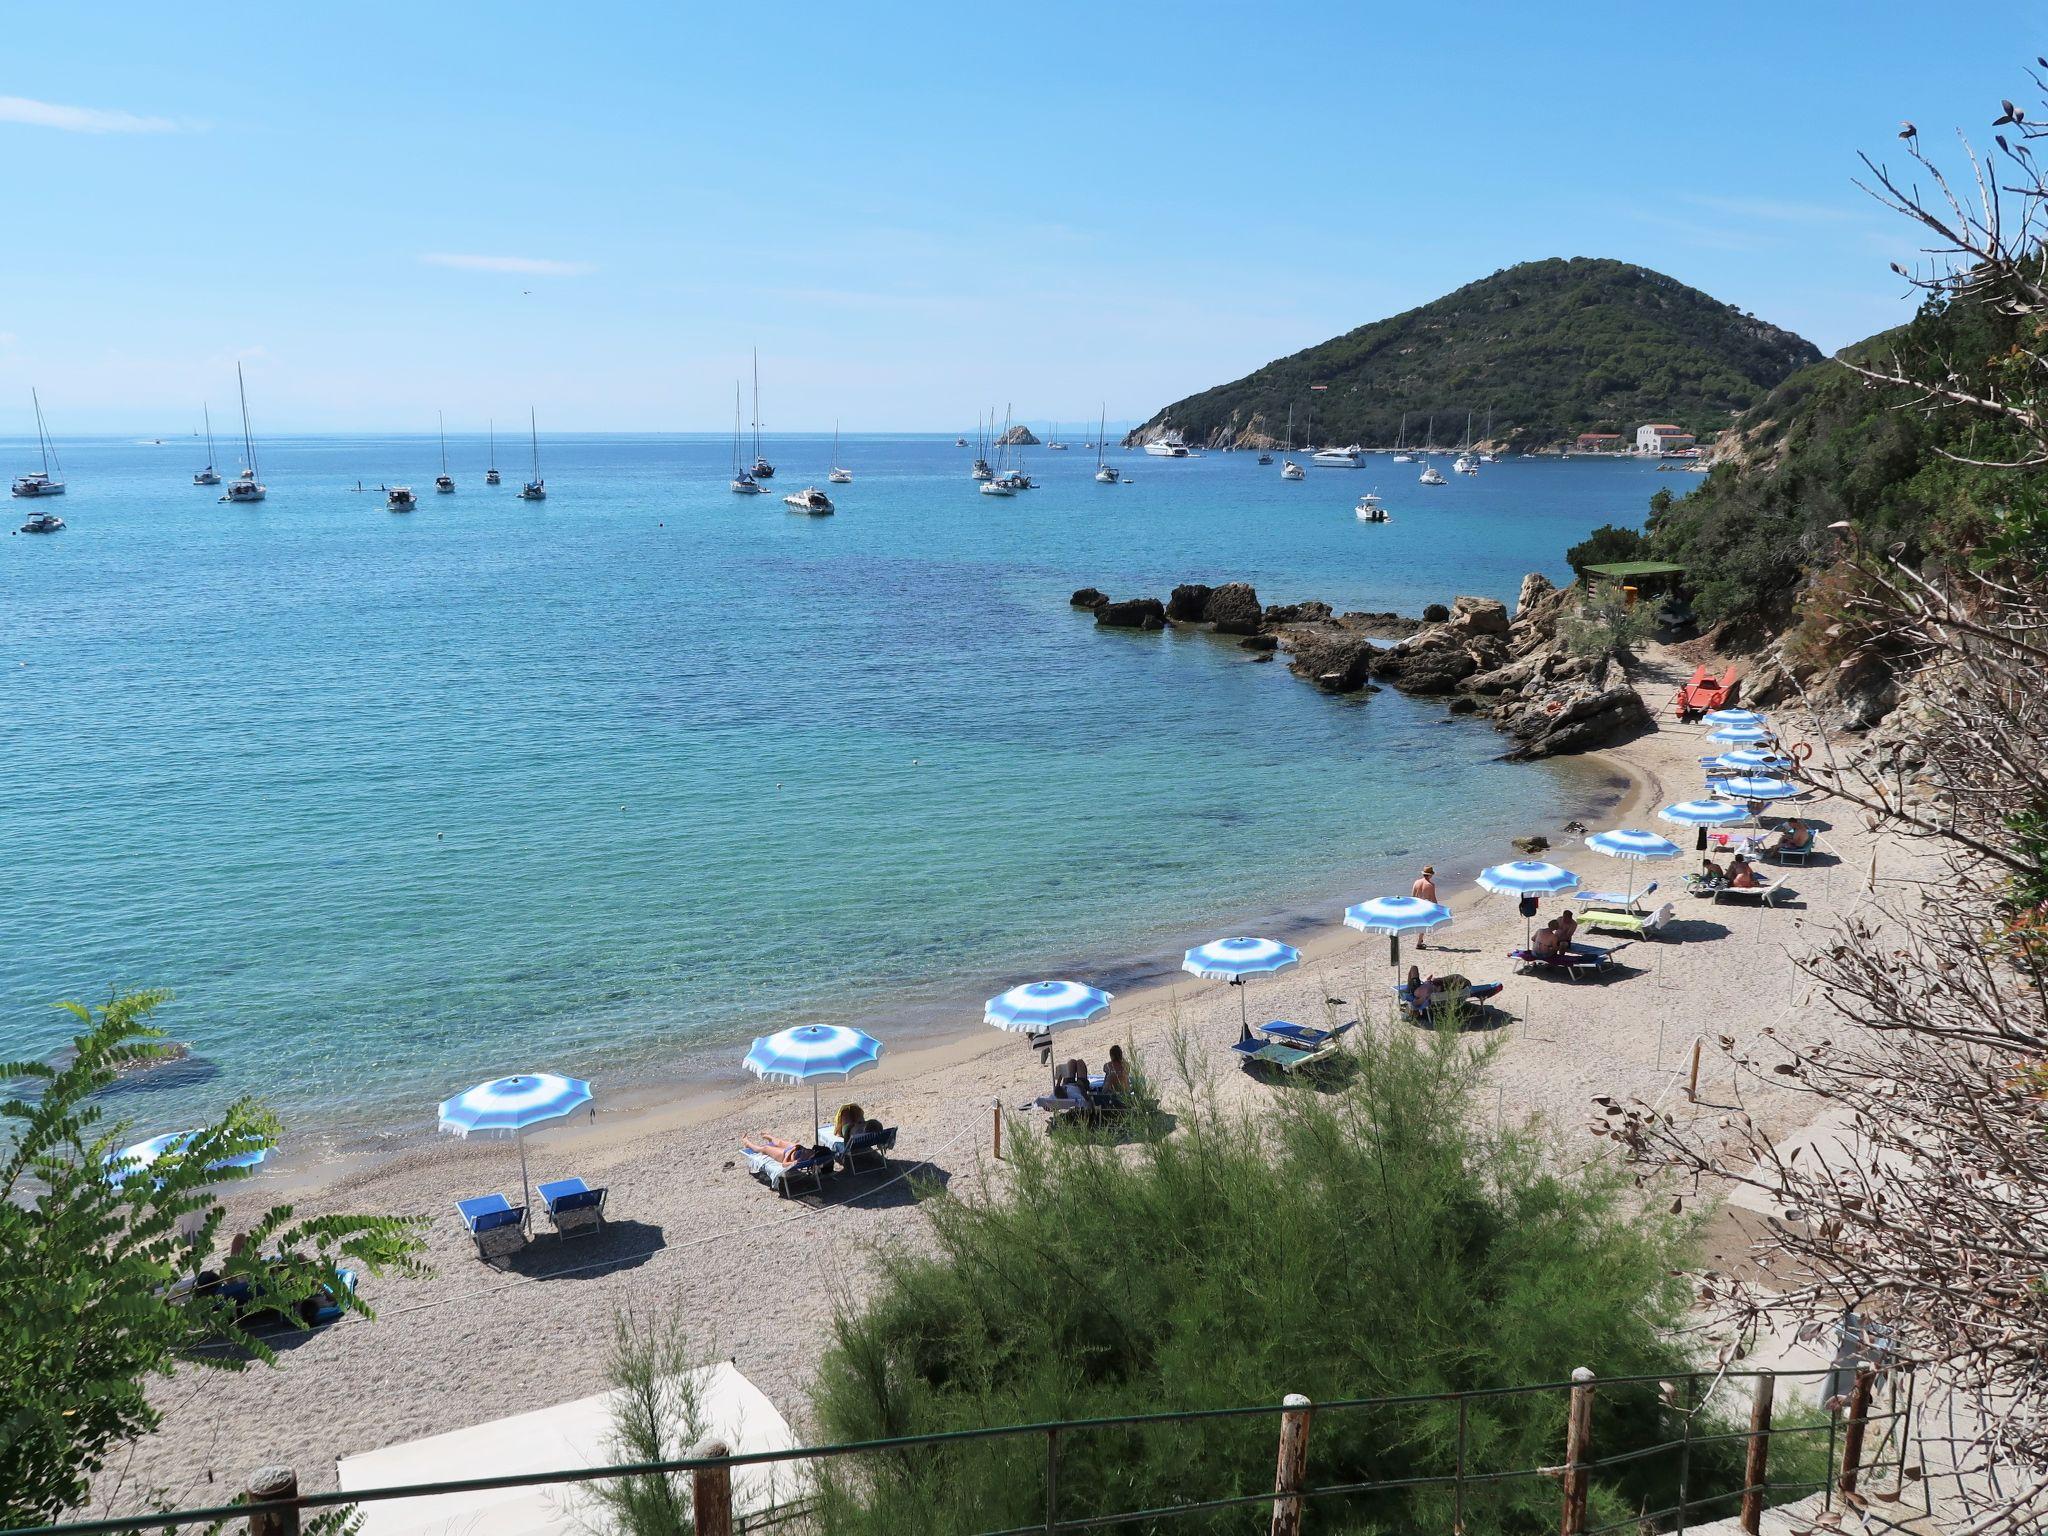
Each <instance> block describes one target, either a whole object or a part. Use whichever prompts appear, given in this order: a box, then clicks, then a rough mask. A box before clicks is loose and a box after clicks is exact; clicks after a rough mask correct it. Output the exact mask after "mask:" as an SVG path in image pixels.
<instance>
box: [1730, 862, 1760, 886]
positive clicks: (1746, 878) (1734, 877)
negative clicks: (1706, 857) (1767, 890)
mask: <svg viewBox="0 0 2048 1536" xmlns="http://www.w3.org/2000/svg"><path fill="white" fill-rule="evenodd" d="M1761 883H1762V882H1761V881H1759V880H1758V879H1757V877H1756V870H1755V869H1753V868H1752V867H1751V866H1750V862H1749V860H1748V858H1747V857H1745V856H1744V855H1742V854H1739V853H1738V854H1737V855H1735V857H1734V858H1732V859H1730V860H1729V861H1728V884H1729V887H1730V888H1731V889H1733V890H1738V891H1753V890H1755V889H1756V888H1757V886H1758V885H1760V884H1761Z"/></svg>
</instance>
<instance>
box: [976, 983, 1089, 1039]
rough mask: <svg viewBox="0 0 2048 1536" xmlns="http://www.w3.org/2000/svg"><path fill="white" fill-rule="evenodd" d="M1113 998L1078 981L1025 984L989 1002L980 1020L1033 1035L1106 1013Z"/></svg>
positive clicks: (1018, 1032)
mask: <svg viewBox="0 0 2048 1536" xmlns="http://www.w3.org/2000/svg"><path fill="white" fill-rule="evenodd" d="M1112 995H1113V994H1111V993H1108V992H1104V991H1102V990H1101V989H1100V988H1099V987H1091V986H1087V985H1085V984H1084V983H1082V982H1078V981H1032V982H1026V983H1025V984H1024V985H1023V986H1021V987H1012V988H1010V990H1009V991H1007V992H1004V993H1002V994H1000V995H999V996H996V997H992V998H990V999H989V1000H988V1006H987V1008H986V1009H985V1010H984V1011H983V1013H982V1016H981V1018H982V1022H983V1023H984V1024H993V1025H995V1027H996V1028H997V1029H1007V1030H1009V1031H1010V1032H1011V1033H1013V1034H1023V1035H1036V1034H1040V1033H1042V1032H1044V1031H1045V1030H1048V1029H1058V1028H1059V1027H1060V1026H1061V1025H1062V1024H1085V1023H1087V1022H1088V1020H1090V1019H1092V1018H1094V1017H1095V1016H1096V1015H1098V1014H1102V1013H1107V1012H1108V1011H1109V1005H1110V1001H1111V998H1112Z"/></svg>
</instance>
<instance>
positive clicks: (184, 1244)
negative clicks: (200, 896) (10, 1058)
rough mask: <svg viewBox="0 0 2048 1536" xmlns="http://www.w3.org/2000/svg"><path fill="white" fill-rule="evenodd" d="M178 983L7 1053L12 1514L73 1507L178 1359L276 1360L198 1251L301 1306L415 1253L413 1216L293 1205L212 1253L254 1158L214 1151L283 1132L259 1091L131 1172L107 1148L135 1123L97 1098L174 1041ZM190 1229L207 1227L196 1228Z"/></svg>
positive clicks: (360, 1307)
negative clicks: (45, 1052)
mask: <svg viewBox="0 0 2048 1536" xmlns="http://www.w3.org/2000/svg"><path fill="white" fill-rule="evenodd" d="M169 995H170V994H168V993H166V992H135V993H130V994H129V995H127V996H125V997H117V998H115V999H113V1000H112V1001H111V1002H109V1003H108V1004H107V1005H106V1006H105V1007H104V1008H100V1009H93V1010H89V1009H86V1008H82V1007H80V1006H79V1005H77V1004H76V1003H66V1004H64V1005H63V1006H64V1007H66V1008H67V1009H69V1010H70V1011H71V1012H72V1013H73V1014H75V1015H76V1016H77V1018H78V1021H79V1024H80V1026H81V1030H82V1032H81V1033H80V1034H79V1035H78V1036H77V1038H76V1039H75V1040H74V1041H73V1042H72V1044H73V1050H74V1053H75V1054H74V1055H73V1057H72V1059H71V1060H70V1061H69V1062H67V1063H65V1064H64V1065H61V1066H53V1065H51V1064H50V1063H48V1062H41V1061H17V1062H4V1063H0V1084H6V1085H9V1086H10V1087H11V1089H12V1096H11V1097H9V1098H8V1099H7V1100H6V1101H5V1102H4V1103H0V1121H4V1122H5V1123H6V1127H7V1129H6V1133H5V1135H4V1137H0V1140H4V1142H5V1143H7V1146H6V1154H5V1159H4V1162H0V1524H6V1525H17V1524H21V1525H26V1524H33V1523H36V1522H39V1521H45V1520H51V1519H55V1518H56V1517H57V1516H59V1515H60V1514H62V1513H63V1512H64V1511H65V1510H67V1509H70V1508H73V1507H75V1506H76V1505H77V1504H78V1503H79V1501H80V1500H81V1499H82V1498H83V1497H84V1495H85V1493H86V1488H87V1484H88V1481H89V1480H90V1478H91V1477H92V1475H93V1474H94V1473H95V1472H96V1471H98V1470H99V1468H100V1467H101V1465H102V1464H103V1463H104V1461H105V1458H106V1455H107V1452H108V1451H109V1449H110V1448H112V1447H114V1446H116V1445H118V1444H120V1443H121V1442H123V1441H126V1440H128V1439H130V1438H131V1437H133V1436H135V1435H137V1434H140V1433H142V1432H144V1431H146V1430H148V1429H149V1428H150V1427H151V1426H153V1425H154V1424H155V1423H156V1412H155V1410H154V1409H153V1408H152V1407H151V1406H150V1404H149V1401H148V1398H147V1395H146V1392H147V1388H148V1385H149V1382H150V1380H151V1379H152V1378H154V1377H158V1376H162V1375H165V1374H167V1373H168V1372H169V1371H170V1370H171V1369H172V1368H173V1367H174V1366H176V1365H177V1364H179V1363H180V1362H191V1363H194V1364H197V1365H201V1366H208V1367H213V1368H217V1369H224V1370H239V1369H242V1368H243V1367H245V1366H246V1365H247V1364H248V1363H249V1362H250V1361H252V1360H255V1361H263V1362H266V1363H267V1362H270V1361H271V1360H272V1359H273V1358H274V1357H273V1355H272V1352H271V1351H270V1350H269V1349H268V1348H266V1347H265V1346H264V1344H263V1343H262V1342H261V1341H260V1340H259V1339H257V1338H255V1337H253V1336H251V1335H248V1334H246V1333H243V1332H241V1331H240V1330H238V1329H237V1327H236V1325H235V1314H234V1310H233V1308H231V1307H230V1306H229V1305H228V1304H227V1303H226V1302H225V1301H224V1300H223V1299H222V1298H221V1297H220V1296H218V1295H217V1294H216V1293H215V1291H214V1288H213V1287H211V1286H204V1285H201V1284H199V1283H198V1282H199V1276H200V1272H201V1267H202V1265H207V1264H208V1263H209V1262H210V1263H211V1266H212V1268H213V1270H214V1272H216V1273H218V1275H219V1276H220V1278H221V1279H222V1280H224V1281H239V1282H241V1283H243V1284H246V1285H247V1286H248V1287H249V1289H250V1293H251V1294H250V1301H249V1309H250V1310H252V1311H258V1312H264V1313H272V1312H274V1313H277V1314H282V1315H283V1316H285V1317H288V1318H292V1319H296V1318H297V1316H298V1309H299V1308H300V1306H301V1305H302V1304H304V1303H306V1302H307V1301H309V1300H311V1299H313V1298H314V1297H315V1296H316V1295H319V1294H322V1293H325V1294H328V1295H332V1296H334V1297H337V1298H339V1299H340V1301H341V1303H342V1305H343V1306H345V1307H347V1308H350V1309H351V1310H354V1311H356V1312H360V1313H362V1314H363V1315H365V1316H368V1315H369V1308H368V1307H367V1306H365V1305H364V1304H363V1303H362V1302H361V1301H360V1300H359V1299H357V1298H356V1297H355V1295H354V1294H353V1293H352V1292H350V1291H349V1290H348V1289H347V1288H346V1287H345V1286H343V1285H342V1283H341V1280H340V1276H339V1273H338V1271H339V1269H340V1266H341V1265H342V1264H343V1263H344V1262H347V1263H348V1264H350V1265H353V1266H356V1267H358V1268H361V1269H367V1270H370V1271H376V1270H380V1269H386V1268H392V1269H400V1270H405V1271H412V1270H414V1269H415V1268H416V1265H417V1258H416V1255H417V1252H418V1248H419V1239H418V1237H417V1235H416V1233H415V1231H414V1223H412V1222H409V1221H402V1220H397V1219H393V1218H389V1217H376V1216H316V1217H311V1218H308V1219H305V1220H295V1219H294V1217H293V1214H292V1208H291V1207H290V1206H288V1205H280V1206H276V1207H273V1208H272V1209H271V1210H269V1211H267V1212H265V1213H264V1215H263V1216H262V1217H261V1218H260V1219H258V1220H257V1222H256V1223H255V1224H254V1225H253V1226H251V1227H249V1228H248V1229H247V1231H246V1232H245V1233H243V1234H240V1235H241V1236H242V1237H243V1238H245V1241H244V1242H243V1243H241V1244H239V1245H237V1246H239V1247H240V1249H241V1250H242V1251H239V1252H235V1253H231V1254H219V1255H216V1249H217V1247H219V1246H224V1244H223V1239H224V1237H225V1232H224V1225H225V1219H226V1213H225V1211H224V1210H223V1208H222V1207H221V1205H220V1203H219V1201H218V1199H217V1198H216V1194H215V1191H216V1190H217V1188H218V1187H219V1186H220V1185H223V1184H226V1183H229V1182H232V1181H233V1180H235V1179H237V1178H242V1177H246V1176H247V1175H248V1173H249V1171H250V1170H247V1169H231V1168H221V1167H219V1166H218V1165H219V1164H220V1163H221V1162H223V1161H224V1160H225V1159H227V1158H230V1157H234V1156H237V1155H239V1154H243V1153H247V1152H252V1151H255V1150H257V1149H258V1148H263V1147H268V1146H271V1145H272V1144H273V1143H274V1141H275V1139H276V1135H277V1125H276V1122H275V1120H274V1119H273V1118H272V1116H271V1115H270V1114H269V1113H268V1112H267V1111H265V1110H264V1109H262V1108H261V1107H260V1106H258V1105H257V1104H255V1103H254V1102H252V1101H250V1100H246V1099H244V1100H239V1101H237V1102H236V1103H234V1104H232V1105H230V1106H229V1107H228V1110H227V1112H226V1114H225V1115H223V1116H222V1117H221V1119H220V1120H219V1121H217V1122H216V1123H214V1124H212V1125H208V1126H203V1127H201V1128H200V1129H199V1130H197V1131H196V1132H195V1133H194V1134H193V1135H192V1137H191V1139H190V1141H189V1142H188V1143H187V1144H186V1145H185V1146H184V1147H183V1148H182V1149H181V1150H179V1151H177V1152H175V1153H171V1154H168V1155H166V1156H165V1157H163V1158H160V1159H159V1160H158V1161H157V1162H156V1163H154V1164H152V1165H151V1167H150V1170H149V1172H148V1173H147V1174H140V1173H137V1174H134V1175H133V1176H131V1177H129V1178H128V1179H127V1180H126V1182H125V1183H124V1182H121V1181H120V1179H119V1175H120V1173H121V1172H122V1171H123V1170H120V1169H118V1168H116V1167H114V1166H110V1164H109V1158H110V1156H111V1155H112V1154H113V1153H114V1152H115V1151H117V1150H118V1149H119V1147H120V1146H121V1145H122V1144H123V1143H124V1141H126V1140H127V1138H128V1135H129V1132H128V1129H127V1128H126V1127H125V1126H120V1125H108V1124H106V1123H104V1121H103V1111H102V1109H101V1108H100V1106H99V1105H98V1104H96V1103H95V1102H94V1096H95V1095H96V1094H98V1093H99V1092H100V1091H101V1090H102V1089H104V1088H106V1087H107V1086H108V1085H109V1084H110V1083H112V1082H113V1081H114V1079H115V1077H116V1076H118V1075H119V1074H120V1073H121V1072H123V1071H125V1070H128V1069H131V1068H134V1067H138V1066H142V1065H146V1064H147V1063H148V1062H150V1061H151V1060H153V1059H155V1058H156V1057H158V1056H159V1055H160V1054H161V1051H162V1047H161V1045H160V1044H159V1043H158V1042H160V1041H161V1040H162V1038H163V1035H162V1032H161V1031H160V1030H157V1029H154V1028H152V1027H151V1026H150V1025H149V1023H148V1019H149V1016H150V1014H151V1013H152V1012H153V1011H154V1010H155V1009H156V1008H157V1007H159V1006H160V1005H161V1004H162V1003H163V1002H165V1001H166V1000H167V999H168V997H169ZM181 1228H183V1229H185V1230H188V1231H189V1230H193V1229H195V1228H196V1233H197V1235H196V1237H194V1238H192V1239H191V1240H190V1241H189V1242H188V1240H187V1238H186V1237H185V1236H183V1235H181ZM209 1255H216V1256H215V1257H213V1258H212V1259H211V1260H210V1261H209Z"/></svg>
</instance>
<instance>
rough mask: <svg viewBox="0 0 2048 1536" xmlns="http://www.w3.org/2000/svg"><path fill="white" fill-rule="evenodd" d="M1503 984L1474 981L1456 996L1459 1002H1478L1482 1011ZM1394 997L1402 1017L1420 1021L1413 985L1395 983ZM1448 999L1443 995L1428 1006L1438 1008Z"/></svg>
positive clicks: (1414, 1021) (1496, 995)
mask: <svg viewBox="0 0 2048 1536" xmlns="http://www.w3.org/2000/svg"><path fill="white" fill-rule="evenodd" d="M1504 985H1505V983H1503V982H1498V981H1475V982H1473V983H1472V985H1471V986H1469V987H1467V988H1466V989H1465V990H1464V991H1463V992H1461V993H1458V994H1457V997H1458V1000H1459V1001H1461V1002H1466V1003H1474V1004H1478V1005H1479V1009H1478V1011H1480V1012H1484V1011H1485V1005H1486V1004H1487V1003H1488V1002H1489V1001H1491V1000H1492V999H1493V998H1495V997H1498V996H1499V995H1500V990H1501V988H1502V986H1504ZM1394 997H1395V998H1396V1000H1397V1001H1398V1002H1399V1003H1400V1005H1401V1017H1402V1018H1404V1019H1407V1020H1409V1021H1410V1022H1411V1023H1420V1022H1421V1021H1422V1015H1421V1014H1420V1013H1418V1012H1417V1011H1416V1008H1415V989H1414V988H1413V987H1411V986H1409V985H1408V983H1407V982H1405V981H1404V982H1400V983H1398V984H1396V986H1395V987H1394ZM1450 1001H1451V998H1450V997H1449V996H1445V997H1441V998H1437V999H1435V1000H1433V1001H1432V1002H1431V1004H1430V1006H1431V1007H1432V1008H1440V1007H1442V1006H1443V1005H1445V1004H1446V1003H1449V1002H1450Z"/></svg>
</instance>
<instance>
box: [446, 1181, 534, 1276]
mask: <svg viewBox="0 0 2048 1536" xmlns="http://www.w3.org/2000/svg"><path fill="white" fill-rule="evenodd" d="M455 1209H456V1210H457V1211H459V1212H461V1214H462V1224H463V1225H464V1226H465V1227H467V1228H469V1235H470V1236H471V1237H473V1238H475V1239H476V1254H477V1257H478V1258H480V1259H482V1260H483V1261H484V1262H485V1263H486V1264H488V1263H490V1262H491V1260H492V1259H494V1258H503V1257H504V1256H505V1255H506V1254H508V1253H517V1252H518V1251H519V1250H520V1249H521V1248H523V1247H525V1246H526V1207H525V1206H523V1205H514V1204H513V1203H512V1202H511V1201H510V1200H507V1199H506V1198H505V1197H504V1196H503V1195H472V1196H471V1197H470V1198H469V1199H467V1200H458V1201H456V1202H455Z"/></svg>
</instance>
